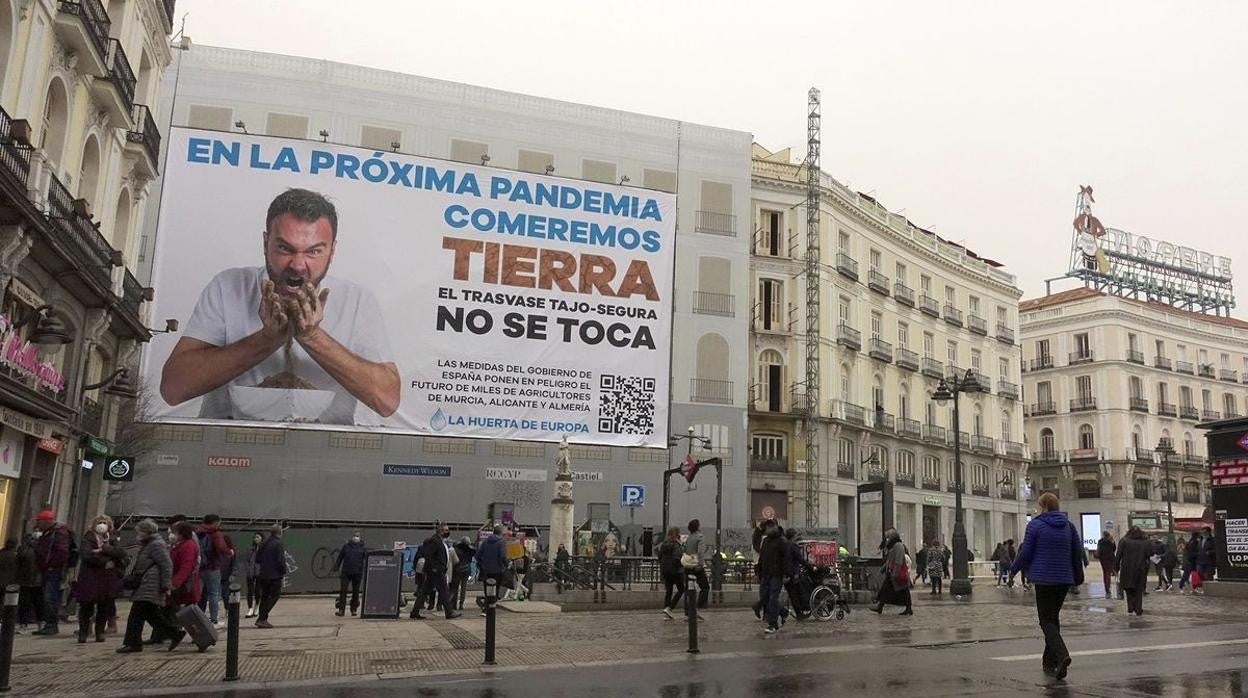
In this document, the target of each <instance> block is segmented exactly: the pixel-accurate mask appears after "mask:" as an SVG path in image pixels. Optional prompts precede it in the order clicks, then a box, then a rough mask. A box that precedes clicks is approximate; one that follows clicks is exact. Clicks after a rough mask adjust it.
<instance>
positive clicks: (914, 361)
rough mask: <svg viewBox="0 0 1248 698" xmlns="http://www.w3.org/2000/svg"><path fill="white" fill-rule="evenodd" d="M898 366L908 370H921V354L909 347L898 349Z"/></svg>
mask: <svg viewBox="0 0 1248 698" xmlns="http://www.w3.org/2000/svg"><path fill="white" fill-rule="evenodd" d="M897 368H904V369H906V370H908V371H917V370H919V355H918V354H916V353H914V352H912V351H910V350H909V349H898V350H897Z"/></svg>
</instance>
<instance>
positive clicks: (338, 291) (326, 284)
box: [183, 267, 394, 425]
mask: <svg viewBox="0 0 1248 698" xmlns="http://www.w3.org/2000/svg"><path fill="white" fill-rule="evenodd" d="M267 277H268V275H267V273H266V272H265V269H264V267H240V268H236V269H226V270H225V271H223V272H221V273H220V274H217V275H216V276H215V277H213V279H212V281H210V282H208V285H207V286H205V287H204V290H203V292H202V293H201V294H200V295H199V301H198V302H197V303H196V304H195V310H194V312H192V313H191V319H190V321H189V322H188V323H187V325H186V329H185V330H184V331H183V335H184V336H186V337H191V338H192V339H198V340H199V341H201V342H206V343H208V344H211V345H213V346H217V347H220V346H225V345H227V344H233V343H234V342H237V341H239V340H241V339H244V338H246V337H249V336H251V335H253V334H255V333H256V332H259V331H260V330H261V328H262V327H263V323H261V322H260V314H259V308H260V282H261V281H263V280H264V279H265V278H267ZM321 288H322V289H326V288H327V289H329V298H328V300H326V301H325V316H324V319H323V320H322V321H321V329H322V330H324V331H325V332H326V333H327V334H329V336H330V337H333V338H334V339H335V340H337V341H338V343H339V344H341V345H343V346H344V347H346V348H347V350H348V351H350V352H351V353H352V354H355V355H356V356H358V357H360V358H362V359H366V360H368V361H373V362H377V363H386V362H393V361H394V359H393V354H391V352H390V342H389V340H388V339H387V338H386V328H385V324H384V323H383V322H382V319H381V307H380V306H379V305H378V304H377V299H376V298H374V297H373V294H372V292H370V291H368V290H367V289H364V288H362V287H360V286H357V285H356V284H353V283H351V282H349V281H342V280H341V279H335V278H334V277H332V276H326V277H325V278H324V279H323V280H322V281H321ZM284 354H285V351H284V348H279V349H278V350H277V351H275V352H274V353H273V354H272V355H270V356H269V357H268V358H267V359H265V360H264V361H261V362H260V363H259V364H257V365H256V366H254V367H253V368H252V369H251V370H249V371H247V372H245V373H243V374H242V375H241V376H239V377H238V378H235V379H234V381H233V383H232V385H242V386H257V385H259V384H260V383H261V382H263V381H264V379H265V378H268V377H269V376H272V375H274V374H277V373H281V372H282V371H286V370H288V367H287V366H286V360H285V358H284ZM292 358H293V361H294V365H293V366H291V367H289V370H292V371H293V372H294V373H295V375H297V376H299V377H300V378H302V379H303V380H305V381H307V382H309V383H311V384H312V385H314V386H316V387H317V388H318V389H321V390H332V391H334V392H335V393H337V395H336V396H335V397H334V401H333V402H332V403H331V404H330V406H329V409H328V410H326V411H325V414H323V415H322V416H321V418H320V420H319V421H321V422H324V423H328V424H361V425H377V424H381V421H382V419H381V416H380V415H378V414H377V413H375V412H373V411H372V410H371V409H369V408H368V407H366V406H363V405H359V403H358V401H357V400H356V399H355V397H354V396H352V395H351V393H348V392H347V391H346V389H344V388H343V387H342V386H341V385H339V384H338V382H337V381H335V380H334V379H333V378H331V377H330V375H329V374H328V373H326V372H325V369H323V368H321V366H320V364H317V363H316V362H315V361H313V360H312V357H311V356H309V355H308V352H307V351H305V350H304V348H303V347H301V346H300V345H299V343H298V342H295V343H294V345H293V347H292ZM230 385H231V384H226V385H223V386H221V387H220V388H217V389H216V390H214V391H212V392H210V393H208V394H206V395H204V400H203V403H202V404H201V405H200V409H199V416H201V417H205V418H210V419H243V418H244V415H241V414H237V413H236V411H235V409H234V405H233V402H232V401H231V399H230V391H229V386H230ZM357 407H359V410H358V414H357V409H356V408H357Z"/></svg>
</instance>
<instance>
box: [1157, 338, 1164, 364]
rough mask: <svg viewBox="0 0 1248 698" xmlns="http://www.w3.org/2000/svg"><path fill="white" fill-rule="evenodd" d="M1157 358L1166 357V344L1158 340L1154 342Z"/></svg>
mask: <svg viewBox="0 0 1248 698" xmlns="http://www.w3.org/2000/svg"><path fill="white" fill-rule="evenodd" d="M1155 346H1156V350H1155V351H1156V352H1157V358H1159V359H1164V358H1165V357H1166V343H1165V342H1164V341H1162V340H1160V339H1158V340H1157V341H1156V344H1155Z"/></svg>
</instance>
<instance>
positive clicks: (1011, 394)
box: [997, 380, 1018, 400]
mask: <svg viewBox="0 0 1248 698" xmlns="http://www.w3.org/2000/svg"><path fill="white" fill-rule="evenodd" d="M997 395H1000V396H1001V397H1003V398H1006V399H1008V400H1017V399H1018V383H1011V382H1009V381H1005V380H999V381H997Z"/></svg>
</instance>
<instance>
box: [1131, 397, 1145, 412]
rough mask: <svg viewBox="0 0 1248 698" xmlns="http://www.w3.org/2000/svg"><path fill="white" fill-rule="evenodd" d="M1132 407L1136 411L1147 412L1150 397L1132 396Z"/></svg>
mask: <svg viewBox="0 0 1248 698" xmlns="http://www.w3.org/2000/svg"><path fill="white" fill-rule="evenodd" d="M1131 409H1133V410H1135V411H1136V412H1147V411H1148V398H1146V397H1135V396H1132V397H1131Z"/></svg>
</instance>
